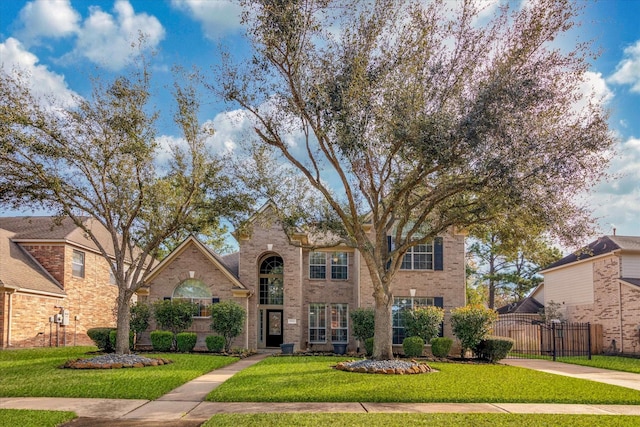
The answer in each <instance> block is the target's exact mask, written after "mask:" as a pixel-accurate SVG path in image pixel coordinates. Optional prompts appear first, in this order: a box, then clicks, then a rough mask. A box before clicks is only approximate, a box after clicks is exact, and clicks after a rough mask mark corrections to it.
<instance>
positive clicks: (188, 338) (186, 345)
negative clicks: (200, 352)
mask: <svg viewBox="0 0 640 427" xmlns="http://www.w3.org/2000/svg"><path fill="white" fill-rule="evenodd" d="M197 341H198V335H197V334H196V333H195V332H180V333H179V334H178V335H176V347H177V348H178V351H179V352H180V353H191V352H192V351H193V349H194V347H195V346H196V342H197Z"/></svg>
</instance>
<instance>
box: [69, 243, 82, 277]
mask: <svg viewBox="0 0 640 427" xmlns="http://www.w3.org/2000/svg"><path fill="white" fill-rule="evenodd" d="M71 274H72V275H73V277H84V252H82V251H76V250H74V251H73V258H72V260H71Z"/></svg>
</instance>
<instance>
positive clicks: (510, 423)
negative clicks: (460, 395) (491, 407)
mask: <svg viewBox="0 0 640 427" xmlns="http://www.w3.org/2000/svg"><path fill="white" fill-rule="evenodd" d="M257 425H259V426H261V427H276V426H283V427H285V426H286V427H288V426H297V427H307V426H308V427H315V426H319V425H321V426H324V427H331V426H345V425H348V426H353V427H386V426H394V425H410V426H429V427H450V426H474V427H534V426H535V427H540V426H553V427H556V426H567V427H593V426H596V425H597V426H598V427H631V426H640V417H633V416H620V415H549V414H544V415H543V414H287V413H285V414H224V415H214V416H213V417H212V418H210V419H209V421H207V422H206V423H204V424H203V425H202V427H238V426H257Z"/></svg>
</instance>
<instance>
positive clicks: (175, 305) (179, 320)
mask: <svg viewBox="0 0 640 427" xmlns="http://www.w3.org/2000/svg"><path fill="white" fill-rule="evenodd" d="M197 314H198V306H197V305H196V304H194V303H192V302H190V301H186V300H181V299H174V300H158V301H155V302H154V303H153V317H154V318H155V319H156V322H157V324H158V326H159V327H160V328H161V329H164V330H166V331H171V332H173V334H174V335H175V334H178V333H180V332H182V331H184V330H186V329H189V327H190V326H191V324H192V323H193V316H195V315H197Z"/></svg>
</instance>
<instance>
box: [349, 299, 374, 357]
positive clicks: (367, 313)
mask: <svg viewBox="0 0 640 427" xmlns="http://www.w3.org/2000/svg"><path fill="white" fill-rule="evenodd" d="M349 317H351V329H352V331H353V336H354V337H355V339H357V340H358V341H364V342H365V347H366V340H367V338H371V337H373V333H374V331H375V312H374V310H373V308H356V309H355V310H351V312H350V313H349ZM372 353H373V351H372Z"/></svg>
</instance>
